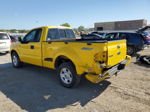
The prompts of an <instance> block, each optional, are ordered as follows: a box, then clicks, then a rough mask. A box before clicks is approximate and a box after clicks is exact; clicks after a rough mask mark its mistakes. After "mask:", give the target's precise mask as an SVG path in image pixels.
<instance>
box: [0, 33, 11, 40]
mask: <svg viewBox="0 0 150 112" xmlns="http://www.w3.org/2000/svg"><path fill="white" fill-rule="evenodd" d="M7 39H9V37H8V35H7V34H4V33H0V40H7Z"/></svg>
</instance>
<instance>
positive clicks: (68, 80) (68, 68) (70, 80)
mask: <svg viewBox="0 0 150 112" xmlns="http://www.w3.org/2000/svg"><path fill="white" fill-rule="evenodd" d="M57 74H58V77H59V80H60V83H61V84H62V85H63V86H64V87H67V88H72V87H76V86H77V85H78V84H79V83H80V79H81V78H80V76H79V75H77V73H76V69H75V67H74V65H73V64H72V63H71V62H65V63H62V64H61V65H60V66H59V67H58V71H57Z"/></svg>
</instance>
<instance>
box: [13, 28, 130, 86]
mask: <svg viewBox="0 0 150 112" xmlns="http://www.w3.org/2000/svg"><path fill="white" fill-rule="evenodd" d="M11 58H12V65H13V66H14V67H15V68H19V67H21V66H22V64H23V63H29V64H33V65H37V66H42V67H47V68H51V69H56V70H57V72H58V73H57V74H58V78H59V80H60V82H61V84H62V85H63V86H65V87H68V88H71V87H74V86H77V85H78V84H79V82H80V79H81V76H82V75H84V76H85V77H86V78H87V79H88V80H89V81H91V82H93V83H98V82H100V81H102V80H104V79H106V78H108V77H110V76H112V75H114V74H118V73H119V72H120V71H121V70H123V69H124V68H125V66H126V65H128V64H129V63H130V59H131V58H130V56H128V55H126V40H117V41H107V40H86V39H76V37H75V34H74V32H73V30H72V29H71V28H68V27H56V26H44V27H39V28H35V29H33V30H31V31H30V32H29V33H28V34H27V35H26V36H25V37H24V38H22V39H21V38H19V42H17V43H15V44H12V46H11Z"/></svg>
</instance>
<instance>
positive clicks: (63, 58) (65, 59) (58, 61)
mask: <svg viewBox="0 0 150 112" xmlns="http://www.w3.org/2000/svg"><path fill="white" fill-rule="evenodd" d="M64 62H70V63H72V65H73V66H74V67H75V69H76V66H75V64H74V63H73V61H72V60H71V59H70V58H68V57H66V56H64V55H60V56H58V57H57V58H56V60H55V63H54V66H55V68H56V69H57V68H58V67H59V66H60V65H61V64H62V63H64Z"/></svg>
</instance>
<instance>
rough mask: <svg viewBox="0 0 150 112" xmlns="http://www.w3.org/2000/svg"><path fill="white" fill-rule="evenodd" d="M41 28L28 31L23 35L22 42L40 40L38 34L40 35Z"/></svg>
mask: <svg viewBox="0 0 150 112" xmlns="http://www.w3.org/2000/svg"><path fill="white" fill-rule="evenodd" d="M41 32H42V29H36V30H33V31H31V32H29V33H28V34H27V35H26V36H25V37H24V39H23V40H24V42H39V41H40V36H41Z"/></svg>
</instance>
